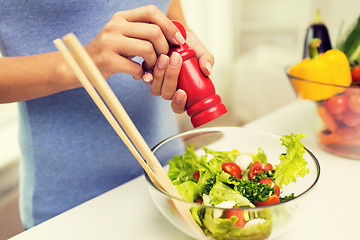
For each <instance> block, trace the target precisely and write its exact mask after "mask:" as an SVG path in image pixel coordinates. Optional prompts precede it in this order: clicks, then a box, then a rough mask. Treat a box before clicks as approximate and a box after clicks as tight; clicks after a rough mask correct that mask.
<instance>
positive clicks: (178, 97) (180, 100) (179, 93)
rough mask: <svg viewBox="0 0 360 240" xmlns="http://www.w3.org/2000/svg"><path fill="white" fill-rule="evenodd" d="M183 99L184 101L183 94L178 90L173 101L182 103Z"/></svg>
mask: <svg viewBox="0 0 360 240" xmlns="http://www.w3.org/2000/svg"><path fill="white" fill-rule="evenodd" d="M184 99H185V92H184V91H182V90H178V91H177V92H176V93H175V101H177V102H182V101H184Z"/></svg>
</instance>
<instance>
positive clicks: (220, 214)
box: [145, 127, 320, 240]
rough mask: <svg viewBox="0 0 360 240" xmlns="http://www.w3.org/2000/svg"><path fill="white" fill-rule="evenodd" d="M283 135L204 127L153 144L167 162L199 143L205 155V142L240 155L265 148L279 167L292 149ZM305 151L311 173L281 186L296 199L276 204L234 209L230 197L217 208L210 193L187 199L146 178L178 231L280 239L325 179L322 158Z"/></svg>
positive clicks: (209, 236) (225, 238)
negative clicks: (181, 215) (208, 199)
mask: <svg viewBox="0 0 360 240" xmlns="http://www.w3.org/2000/svg"><path fill="white" fill-rule="evenodd" d="M280 139H281V136H278V135H274V134H271V133H267V132H262V131H256V130H251V129H246V128H241V127H212V128H202V129H197V130H192V131H188V132H185V133H181V134H178V135H176V136H173V137H170V138H168V139H166V140H164V141H162V142H161V143H159V144H158V145H157V146H155V147H154V148H153V153H154V154H155V156H156V157H157V159H158V160H159V161H160V162H164V163H165V162H168V161H169V160H172V159H173V157H174V155H176V156H181V155H183V154H184V153H185V151H186V149H187V147H188V146H189V145H192V146H193V149H194V152H195V153H196V155H198V156H203V155H204V146H206V147H207V148H208V149H213V150H216V151H233V149H236V150H238V152H239V153H241V152H245V153H258V151H259V148H261V149H262V150H263V151H264V153H265V154H266V156H267V161H268V163H271V164H272V165H273V166H277V165H278V164H279V162H280V160H279V156H280V155H282V154H283V153H284V151H286V149H285V147H284V146H282V145H281V140H280ZM304 149H305V151H304V154H303V157H304V159H305V160H306V162H307V165H306V167H307V168H308V169H309V172H308V174H306V175H305V176H304V177H300V178H297V181H296V183H290V184H288V185H286V186H284V187H283V188H282V189H281V194H280V196H286V195H290V194H292V193H294V195H293V198H291V199H290V200H287V201H284V202H281V203H276V204H273V205H266V206H257V207H255V206H253V207H250V206H244V207H235V205H234V206H232V205H231V207H229V206H226V204H224V202H228V201H224V202H222V204H219V205H215V206H213V205H211V204H209V203H207V204H205V203H204V202H205V201H206V200H205V195H202V196H203V199H202V201H200V202H199V201H195V202H191V201H186V200H183V199H180V198H176V197H174V196H171V195H169V194H168V193H166V192H164V191H163V190H162V189H160V188H158V187H157V186H156V185H155V184H154V183H153V182H152V181H151V180H150V178H149V177H148V176H147V175H146V174H145V177H146V180H147V181H146V182H147V185H148V189H149V192H150V196H151V198H152V200H153V202H154V204H155V206H156V207H157V208H158V210H159V211H160V212H161V214H162V215H163V216H164V217H165V218H166V219H167V220H168V221H169V222H170V223H171V224H173V225H174V226H175V227H176V228H177V229H178V230H180V231H181V232H183V233H184V234H186V235H188V236H190V237H192V238H194V239H223V240H230V239H231V240H236V239H247V240H250V239H254V240H255V239H259V240H260V239H270V238H271V239H275V238H277V237H279V236H281V235H283V234H284V233H285V232H286V231H288V230H289V229H290V228H291V226H292V225H293V224H294V223H295V222H296V220H297V216H298V214H300V213H302V212H303V211H306V204H307V203H308V202H309V194H308V192H309V191H310V190H311V189H313V188H314V186H315V185H316V183H317V181H318V178H319V174H320V166H319V163H318V161H317V159H316V157H315V156H314V155H313V154H312V153H311V152H310V151H309V150H308V149H306V148H304ZM207 161H208V162H209V161H211V160H207ZM248 166H250V165H248ZM164 169H165V171H166V172H168V169H169V165H165V166H164ZM189 191H190V190H189ZM209 195H210V193H209ZM179 205H181V209H182V211H185V212H187V213H189V212H190V213H191V216H192V219H191V220H192V221H188V222H184V221H182V220H181V219H180V218H179V217H177V214H176V211H177V209H176V206H179ZM174 206H175V208H174ZM229 219H230V220H229ZM240 220H241V221H240Z"/></svg>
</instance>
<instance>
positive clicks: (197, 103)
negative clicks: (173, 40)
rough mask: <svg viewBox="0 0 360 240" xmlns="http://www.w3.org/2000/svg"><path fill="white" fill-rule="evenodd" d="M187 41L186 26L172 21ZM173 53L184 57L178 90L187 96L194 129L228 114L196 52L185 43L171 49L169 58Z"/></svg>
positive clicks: (188, 110)
mask: <svg viewBox="0 0 360 240" xmlns="http://www.w3.org/2000/svg"><path fill="white" fill-rule="evenodd" d="M172 22H173V23H174V24H175V26H176V27H177V28H178V29H179V30H180V32H181V34H182V36H183V37H184V39H186V30H185V28H184V26H183V25H182V24H181V23H179V22H177V21H172ZM173 52H178V53H179V54H180V56H181V57H182V60H183V64H182V66H181V70H180V75H179V79H178V86H177V87H178V89H182V90H184V91H185V92H186V94H187V102H186V111H187V114H188V115H189V117H191V123H192V125H193V126H194V128H196V127H199V126H201V125H203V124H205V123H208V122H210V121H212V120H214V119H216V118H218V117H220V116H221V115H223V114H225V113H226V112H227V109H226V107H225V105H224V104H223V103H221V98H220V96H219V95H217V94H215V88H214V85H213V83H212V82H211V79H210V78H209V77H206V76H205V75H204V74H203V73H202V72H201V70H200V66H199V62H198V60H197V59H196V53H195V51H194V50H192V49H191V48H189V46H188V45H187V44H186V43H184V44H182V45H175V46H172V47H171V48H170V51H169V56H170V55H171V54H172V53H173Z"/></svg>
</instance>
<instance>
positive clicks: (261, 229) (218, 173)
mask: <svg viewBox="0 0 360 240" xmlns="http://www.w3.org/2000/svg"><path fill="white" fill-rule="evenodd" d="M303 137H305V134H295V133H291V134H290V135H285V136H283V137H282V138H281V139H280V140H281V142H282V144H281V145H283V146H284V147H285V148H286V152H285V153H282V154H280V155H279V160H280V164H279V165H277V166H275V167H274V168H273V166H272V165H271V164H270V163H268V161H267V156H266V154H265V152H264V151H263V150H262V149H261V148H259V149H258V152H257V153H240V152H239V151H237V150H231V151H215V150H211V149H209V148H207V147H206V146H205V147H203V150H204V151H205V154H204V155H202V156H198V155H197V154H196V153H195V151H194V146H193V145H192V144H190V145H189V146H188V147H187V149H186V152H185V154H184V155H180V156H179V155H175V156H173V160H171V161H169V171H168V176H169V178H170V180H171V181H172V183H173V184H174V185H175V187H176V189H177V190H178V192H179V193H180V195H181V197H182V198H183V199H184V200H187V201H191V202H198V203H202V204H203V205H205V206H221V207H223V206H222V205H223V204H230V206H229V207H225V209H224V210H223V211H222V210H219V209H215V208H201V207H193V208H192V209H191V214H192V216H193V217H194V219H195V221H196V222H197V223H198V225H199V226H200V227H201V228H202V229H203V231H204V232H205V233H206V234H207V235H211V236H213V237H215V238H216V239H237V238H240V237H242V238H244V239H263V238H264V237H267V236H269V234H270V233H271V229H272V220H271V216H270V212H269V210H267V209H257V211H256V212H252V211H250V210H251V209H254V208H255V207H256V206H262V205H269V204H274V203H278V202H280V201H287V200H289V199H291V198H293V197H294V194H291V195H289V196H281V197H280V196H279V195H280V190H279V189H280V188H282V187H283V186H285V185H287V184H289V183H291V182H296V178H297V177H304V176H305V175H306V174H307V173H309V169H307V167H306V165H307V162H306V160H305V159H304V158H303V154H304V153H305V150H304V145H303V144H302V143H301V141H300V140H301V139H302V138H303ZM241 155H247V156H250V157H251V159H252V162H250V163H249V165H248V166H247V168H246V169H241V177H239V178H238V177H235V174H233V172H232V171H233V170H231V169H230V170H228V169H224V163H229V162H231V163H233V165H236V162H237V159H238V158H241ZM255 166H258V167H260V168H257V169H255ZM238 168H239V167H238ZM239 169H240V168H239ZM235 170H236V169H235ZM266 182H267V183H266ZM276 184H277V185H276ZM276 188H277V189H278V191H277V190H276ZM274 199H275V200H276V201H275V202H274V201H273V200H274ZM237 207H241V209H243V210H236V211H234V210H232V211H233V212H231V210H226V209H227V208H228V209H232V208H237ZM246 209H249V210H246ZM218 211H220V213H219V212H218ZM238 212H241V214H240V215H239V214H238ZM240 220H241V221H240ZM240 222H241V223H240ZM250 222H252V224H250ZM254 222H256V224H254Z"/></svg>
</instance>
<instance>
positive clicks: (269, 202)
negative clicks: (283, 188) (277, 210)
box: [255, 195, 280, 206]
mask: <svg viewBox="0 0 360 240" xmlns="http://www.w3.org/2000/svg"><path fill="white" fill-rule="evenodd" d="M279 202H280V199H279V197H278V196H277V195H272V196H269V198H268V199H267V200H266V201H265V202H262V201H259V202H256V203H255V206H268V205H273V204H276V203H279Z"/></svg>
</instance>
